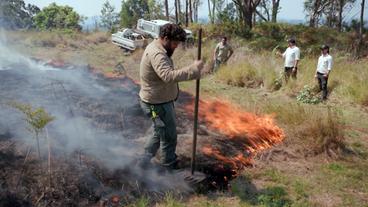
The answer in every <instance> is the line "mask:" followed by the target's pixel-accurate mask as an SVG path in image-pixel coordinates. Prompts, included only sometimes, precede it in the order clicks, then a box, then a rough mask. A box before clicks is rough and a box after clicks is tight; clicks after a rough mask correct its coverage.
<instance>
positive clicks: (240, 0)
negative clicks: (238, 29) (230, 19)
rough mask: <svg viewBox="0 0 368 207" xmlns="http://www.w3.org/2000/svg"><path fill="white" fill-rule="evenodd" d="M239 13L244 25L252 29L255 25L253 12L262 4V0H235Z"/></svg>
mask: <svg viewBox="0 0 368 207" xmlns="http://www.w3.org/2000/svg"><path fill="white" fill-rule="evenodd" d="M233 2H234V4H235V6H236V8H237V10H238V13H239V19H240V20H241V21H242V22H243V26H244V28H245V29H247V30H251V29H252V27H253V21H254V20H253V14H255V12H256V8H257V7H258V5H259V4H260V2H261V0H233Z"/></svg>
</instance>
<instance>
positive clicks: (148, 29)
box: [111, 19, 194, 51]
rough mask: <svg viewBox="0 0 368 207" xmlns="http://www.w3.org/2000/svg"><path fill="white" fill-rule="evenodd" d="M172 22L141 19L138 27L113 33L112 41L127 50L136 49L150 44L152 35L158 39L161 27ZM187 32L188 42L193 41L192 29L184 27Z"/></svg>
mask: <svg viewBox="0 0 368 207" xmlns="http://www.w3.org/2000/svg"><path fill="white" fill-rule="evenodd" d="M168 23H171V22H169V21H166V20H151V21H148V20H144V19H139V20H138V23H137V29H136V30H134V29H123V30H121V31H118V32H117V33H114V34H112V37H111V40H112V43H113V44H115V45H118V46H119V47H121V48H124V49H126V50H130V51H134V50H136V49H137V48H144V47H145V46H146V45H147V44H148V39H146V38H145V37H147V36H148V37H151V38H154V39H157V38H158V36H159V34H160V28H161V27H162V26H163V25H165V24H168ZM184 30H185V32H186V38H187V43H192V42H193V40H194V37H193V33H192V31H190V30H187V29H184Z"/></svg>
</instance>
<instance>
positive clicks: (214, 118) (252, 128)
mask: <svg viewBox="0 0 368 207" xmlns="http://www.w3.org/2000/svg"><path fill="white" fill-rule="evenodd" d="M186 109H187V110H189V111H193V105H187V106H186ZM199 119H200V121H202V122H205V124H206V125H207V126H208V127H209V128H211V129H214V130H217V131H218V132H220V133H221V134H223V135H226V136H227V137H228V138H229V141H231V142H234V143H235V145H236V146H239V148H240V149H239V153H237V155H236V156H232V157H229V156H226V154H227V152H221V151H220V150H219V149H214V148H213V147H211V146H204V147H203V148H202V152H203V153H204V154H205V155H207V156H213V157H215V158H216V159H218V160H220V161H222V162H224V163H226V164H230V165H231V166H233V167H234V168H241V167H242V166H244V165H247V164H250V163H251V159H250V157H249V156H250V155H255V154H256V153H257V152H259V151H262V150H265V149H268V148H270V147H272V146H273V145H275V144H277V143H280V142H282V141H283V139H284V137H285V134H284V132H283V130H282V129H281V128H279V127H278V126H277V125H276V124H275V123H274V116H273V115H262V116H258V115H256V114H252V113H249V112H245V111H242V110H241V109H239V108H238V107H236V106H234V105H232V104H231V103H228V102H224V101H211V102H210V101H200V103H199ZM244 155H245V156H244Z"/></svg>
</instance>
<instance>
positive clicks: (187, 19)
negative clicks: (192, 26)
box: [185, 0, 189, 27]
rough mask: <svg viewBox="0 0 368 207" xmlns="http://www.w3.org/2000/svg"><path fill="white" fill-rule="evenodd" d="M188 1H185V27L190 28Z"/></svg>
mask: <svg viewBox="0 0 368 207" xmlns="http://www.w3.org/2000/svg"><path fill="white" fill-rule="evenodd" d="M188 3H189V2H188V0H185V26H186V27H188V26H189V16H188V15H189V13H188V6H189V5H188Z"/></svg>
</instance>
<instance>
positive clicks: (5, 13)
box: [0, 0, 40, 29]
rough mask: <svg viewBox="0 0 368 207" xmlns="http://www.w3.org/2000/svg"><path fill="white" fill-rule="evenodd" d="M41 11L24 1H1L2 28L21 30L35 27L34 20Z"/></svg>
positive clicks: (0, 22) (0, 17)
mask: <svg viewBox="0 0 368 207" xmlns="http://www.w3.org/2000/svg"><path fill="white" fill-rule="evenodd" d="M39 12H40V9H39V8H38V7H37V6H35V5H32V4H27V5H26V4H25V3H24V1H23V0H1V1H0V27H4V28H6V29H21V28H31V27H33V20H32V18H33V17H34V16H35V15H36V14H37V13H39Z"/></svg>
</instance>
